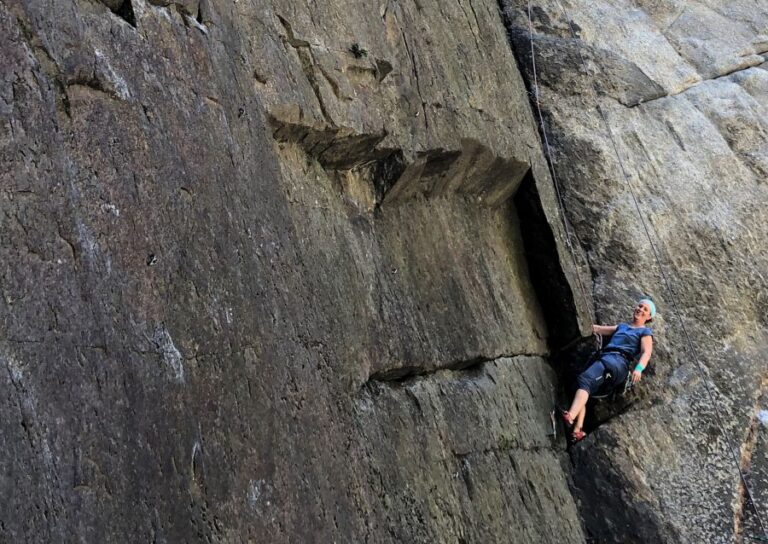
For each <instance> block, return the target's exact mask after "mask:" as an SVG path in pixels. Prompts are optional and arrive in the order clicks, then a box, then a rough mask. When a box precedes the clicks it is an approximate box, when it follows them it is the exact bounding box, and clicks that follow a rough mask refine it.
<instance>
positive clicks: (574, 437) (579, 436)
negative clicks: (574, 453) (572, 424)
mask: <svg viewBox="0 0 768 544" xmlns="http://www.w3.org/2000/svg"><path fill="white" fill-rule="evenodd" d="M586 437H587V433H585V432H584V431H582V430H581V429H579V430H578V431H573V433H571V443H572V444H575V443H576V442H581V441H582V440H584V439H585V438H586Z"/></svg>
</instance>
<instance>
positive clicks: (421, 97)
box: [395, 8, 429, 130]
mask: <svg viewBox="0 0 768 544" xmlns="http://www.w3.org/2000/svg"><path fill="white" fill-rule="evenodd" d="M401 9H402V8H401ZM395 19H396V20H397V21H398V26H399V27H400V35H401V36H402V38H403V44H404V45H405V51H406V54H407V55H408V59H409V60H410V63H411V73H412V74H413V80H414V83H415V84H416V92H417V94H418V95H419V102H420V104H421V114H422V115H423V116H424V129H425V130H428V129H429V120H428V119H427V108H426V104H427V103H426V101H425V100H424V95H423V94H422V91H421V80H420V78H419V69H418V68H417V65H416V56H415V55H414V53H413V50H412V49H411V45H410V44H409V43H408V37H407V36H406V34H405V30H404V29H403V27H402V26H401V25H400V21H399V18H398V17H397V16H395Z"/></svg>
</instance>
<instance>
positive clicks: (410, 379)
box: [363, 353, 547, 394]
mask: <svg viewBox="0 0 768 544" xmlns="http://www.w3.org/2000/svg"><path fill="white" fill-rule="evenodd" d="M520 357H540V358H544V357H547V354H545V353H513V354H500V355H495V356H492V357H487V356H479V357H473V358H471V359H460V360H457V361H452V362H450V363H448V364H446V365H440V366H437V367H435V368H424V367H422V366H416V365H408V366H402V367H396V368H389V369H385V370H381V371H379V372H375V373H373V374H371V376H370V377H369V378H368V381H367V382H365V384H363V387H365V386H367V385H369V384H371V383H373V382H379V383H385V384H397V385H401V386H402V385H408V384H411V383H414V382H415V381H416V380H418V379H420V378H421V379H424V378H429V377H430V376H432V375H434V374H435V373H437V372H441V371H447V372H469V371H472V370H475V369H477V368H479V367H482V366H483V365H485V364H486V363H493V362H496V361H499V360H501V359H516V358H520ZM526 385H527V384H526ZM529 390H530V387H529ZM531 394H533V393H532V392H531Z"/></svg>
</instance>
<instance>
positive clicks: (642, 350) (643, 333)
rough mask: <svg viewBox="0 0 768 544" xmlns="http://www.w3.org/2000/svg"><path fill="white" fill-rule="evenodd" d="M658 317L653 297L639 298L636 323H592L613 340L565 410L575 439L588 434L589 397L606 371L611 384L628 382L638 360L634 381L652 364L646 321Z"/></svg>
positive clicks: (581, 376)
mask: <svg viewBox="0 0 768 544" xmlns="http://www.w3.org/2000/svg"><path fill="white" fill-rule="evenodd" d="M655 316H656V305H655V304H654V303H653V301H652V300H651V299H648V298H644V299H641V300H640V301H638V303H637V306H635V310H634V312H633V313H632V322H631V323H629V324H627V323H620V324H618V325H610V326H609V325H592V331H593V332H594V333H596V334H599V335H601V336H609V335H613V336H612V337H611V340H610V342H608V344H607V345H606V346H604V347H603V349H601V350H600V352H599V354H598V357H597V360H595V362H594V363H592V364H591V365H590V366H589V368H587V369H586V370H585V371H584V372H582V373H581V374H579V377H578V378H577V380H576V383H577V385H578V387H579V388H578V390H577V391H576V395H575V396H574V397H573V403H571V407H570V409H568V410H567V411H564V412H563V421H564V422H565V424H566V426H567V427H568V428H572V429H573V430H572V433H571V439H572V440H573V441H574V442H578V441H579V440H582V439H583V438H584V437H585V436H586V434H585V433H584V431H582V430H581V429H582V427H583V426H584V416H585V415H586V414H587V400H589V396H590V395H594V394H595V393H596V392H597V390H598V389H599V388H600V387H601V386H602V385H604V383H605V376H606V373H607V372H609V371H610V373H611V374H612V376H613V378H612V380H611V382H612V383H611V384H610V385H611V386H616V385H617V384H621V383H624V381H625V380H626V379H627V375H628V374H629V368H630V366H631V364H632V363H633V361H635V360H636V359H637V357H638V355H639V357H640V358H639V359H637V364H636V365H635V369H634V370H633V371H632V383H633V384H635V383H637V382H639V381H640V379H641V378H642V375H643V370H645V367H646V366H648V360H649V359H650V358H651V351H653V332H652V331H651V329H649V328H648V327H646V326H645V325H646V323H648V322H650V321H651V320H653V318H654V317H655Z"/></svg>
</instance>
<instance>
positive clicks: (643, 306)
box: [632, 301, 651, 325]
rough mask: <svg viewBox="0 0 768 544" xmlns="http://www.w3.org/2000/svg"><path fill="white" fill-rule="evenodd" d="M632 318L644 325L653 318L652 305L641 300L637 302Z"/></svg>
mask: <svg viewBox="0 0 768 544" xmlns="http://www.w3.org/2000/svg"><path fill="white" fill-rule="evenodd" d="M632 319H633V321H635V322H637V323H641V324H643V325H644V324H645V323H647V322H648V321H650V320H651V307H650V306H649V305H648V303H647V302H643V301H640V302H638V303H637V306H635V310H634V312H632Z"/></svg>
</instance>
